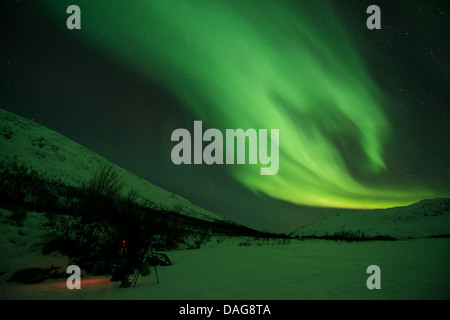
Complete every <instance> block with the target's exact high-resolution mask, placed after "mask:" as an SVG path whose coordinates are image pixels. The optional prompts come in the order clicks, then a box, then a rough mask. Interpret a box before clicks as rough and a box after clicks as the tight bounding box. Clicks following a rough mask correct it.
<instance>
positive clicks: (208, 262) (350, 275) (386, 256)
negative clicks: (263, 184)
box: [0, 210, 450, 300]
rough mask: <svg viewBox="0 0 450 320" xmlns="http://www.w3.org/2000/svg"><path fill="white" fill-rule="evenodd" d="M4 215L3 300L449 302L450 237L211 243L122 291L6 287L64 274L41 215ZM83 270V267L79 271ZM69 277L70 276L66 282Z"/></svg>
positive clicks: (98, 282) (92, 286) (94, 281)
mask: <svg viewBox="0 0 450 320" xmlns="http://www.w3.org/2000/svg"><path fill="white" fill-rule="evenodd" d="M0 212H1V219H2V221H1V228H2V229H1V237H2V239H1V248H0V256H1V260H0V261H1V262H0V274H1V276H0V298H1V299H57V300H60V299H106V300H119V299H120V300H125V299H153V300H164V299H171V300H178V299H187V300H203V299H212V300H216V299H225V300H228V299H238V300H239V299H250V300H266V299H268V300H304V299H327V300H328V299H341V300H342V299H345V300H347V299H450V274H449V270H450V255H449V253H450V238H435V239H416V240H401V241H371V242H343V241H327V240H305V241H300V240H291V241H286V240H284V241H283V240H275V239H273V240H264V239H248V238H227V239H218V238H217V239H213V240H212V241H210V242H209V243H207V244H206V245H205V246H204V247H202V248H200V249H197V250H175V251H167V252H165V253H167V254H168V256H169V258H170V259H171V261H172V263H173V265H171V266H165V267H158V268H157V271H158V276H159V280H160V283H159V284H158V283H157V281H156V275H155V271H154V269H152V272H151V274H150V275H148V276H146V277H140V278H139V281H138V283H137V286H136V287H134V288H120V287H119V285H120V284H119V283H118V282H111V281H110V276H108V275H102V276H92V275H88V274H86V275H84V277H83V278H82V282H81V290H69V289H67V287H66V280H65V279H49V280H45V281H44V282H41V283H37V284H19V283H15V282H7V279H9V278H10V277H11V276H12V274H13V273H14V272H15V271H16V270H19V269H23V268H25V267H50V266H51V265H52V264H53V265H55V266H60V267H61V268H62V269H65V268H66V267H67V265H68V264H69V263H70V261H69V259H68V258H67V257H64V256H61V255H59V254H51V255H47V256H45V255H42V254H41V253H40V246H41V244H42V242H41V241H42V240H41V239H42V237H43V235H44V233H45V229H44V228H42V227H41V223H42V222H43V220H44V219H43V215H42V214H39V213H32V212H31V213H28V214H27V218H26V221H25V223H24V224H23V226H22V227H18V226H14V225H13V224H11V223H9V222H8V221H7V220H6V219H7V216H8V215H9V214H10V212H9V211H7V210H0ZM370 265H378V266H379V267H380V269H381V289H380V290H369V289H368V288H367V286H366V281H367V278H368V277H369V276H370V275H369V274H367V273H366V270H367V267H368V266H370ZM80 267H81V268H82V266H80ZM68 276H69V275H68Z"/></svg>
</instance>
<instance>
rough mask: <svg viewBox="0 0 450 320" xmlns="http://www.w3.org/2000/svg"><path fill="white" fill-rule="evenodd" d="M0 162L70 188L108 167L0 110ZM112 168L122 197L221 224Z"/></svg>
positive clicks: (87, 152) (58, 137)
mask: <svg viewBox="0 0 450 320" xmlns="http://www.w3.org/2000/svg"><path fill="white" fill-rule="evenodd" d="M0 161H4V162H5V163H10V162H15V163H17V164H19V165H22V164H23V165H26V166H27V167H29V168H31V169H34V170H36V171H37V172H38V173H39V174H40V175H41V176H43V177H45V178H48V179H58V180H61V181H62V182H63V183H65V184H67V185H73V186H79V185H81V183H83V182H84V181H86V180H88V179H90V178H91V177H92V174H93V169H95V168H97V167H99V166H101V164H104V163H109V162H108V160H106V159H105V158H103V157H101V156H100V155H98V154H96V153H95V152H93V151H91V150H89V149H88V148H85V147H83V146H82V145H80V144H78V143H76V142H74V141H72V140H70V139H68V138H67V137H65V136H63V135H61V134H59V133H57V132H55V131H53V130H50V129H48V128H46V127H44V126H42V125H39V124H37V123H35V122H34V121H31V120H28V119H25V118H22V117H20V116H17V115H15V114H13V113H10V112H8V111H6V110H3V109H0ZM112 165H113V166H114V168H115V169H116V171H117V173H119V175H120V176H121V178H122V181H123V182H124V193H125V194H126V193H128V192H129V191H131V190H134V191H135V192H137V194H138V195H139V197H140V198H141V199H142V200H146V201H149V202H151V203H154V204H155V205H156V206H159V207H162V208H164V209H166V210H174V211H176V212H178V213H181V214H185V215H188V216H192V217H196V218H200V219H204V220H211V221H213V220H225V219H224V218H223V217H220V216H219V215H216V214H214V213H212V212H210V211H208V210H206V209H203V208H200V207H198V206H196V205H195V204H193V203H191V202H190V201H189V200H187V199H185V198H183V197H181V196H178V195H175V194H173V193H171V192H169V191H167V190H164V189H162V188H160V187H157V186H155V185H153V184H152V183H150V182H148V181H146V180H144V179H142V178H140V177H138V176H137V175H135V174H133V173H131V172H129V171H127V170H125V169H123V168H120V167H119V166H117V165H115V164H112Z"/></svg>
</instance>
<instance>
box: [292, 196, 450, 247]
mask: <svg viewBox="0 0 450 320" xmlns="http://www.w3.org/2000/svg"><path fill="white" fill-rule="evenodd" d="M346 232H347V233H350V234H351V233H356V232H360V233H361V234H364V235H366V236H368V237H375V236H390V237H393V238H396V239H406V238H425V237H433V236H443V235H450V199H427V200H422V201H420V202H417V203H414V204H412V205H409V206H405V207H395V208H388V209H376V210H343V211H342V212H340V213H338V214H336V215H334V216H332V217H330V218H327V219H324V220H322V221H319V222H317V223H313V224H310V225H306V226H304V227H301V228H299V229H297V230H295V231H294V232H292V233H291V235H292V236H300V237H303V236H306V237H308V236H314V237H323V236H332V235H335V234H342V233H346Z"/></svg>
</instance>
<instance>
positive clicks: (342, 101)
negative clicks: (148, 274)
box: [0, 0, 450, 232]
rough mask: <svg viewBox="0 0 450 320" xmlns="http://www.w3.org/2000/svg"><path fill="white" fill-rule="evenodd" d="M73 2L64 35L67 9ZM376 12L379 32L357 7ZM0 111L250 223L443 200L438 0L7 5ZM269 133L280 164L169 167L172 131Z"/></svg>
mask: <svg viewBox="0 0 450 320" xmlns="http://www.w3.org/2000/svg"><path fill="white" fill-rule="evenodd" d="M71 4H77V5H78V6H79V7H80V9H81V30H68V29H67V28H66V19H67V18H68V17H69V14H67V13H66V8H67V7H68V6H69V5H71ZM371 4H376V5H378V6H379V7H380V9H381V30H369V29H367V27H366V19H367V18H368V16H369V15H368V14H367V13H366V8H367V7H368V6H369V5H371ZM0 11H1V17H2V19H1V24H2V32H1V40H0V41H1V47H2V50H1V53H0V54H1V64H2V68H1V77H2V78H1V87H0V90H1V107H2V108H4V109H6V110H8V111H11V112H14V113H16V114H18V115H20V116H23V117H26V118H30V119H33V120H34V121H36V122H38V123H40V124H43V125H45V126H47V127H49V128H51V129H53V130H56V131H58V132H60V133H62V134H63V135H65V136H67V137H69V138H70V139H72V140H74V141H76V142H78V143H80V144H82V145H84V146H86V147H88V148H90V149H92V150H94V151H95V152H97V153H99V154H100V155H102V156H104V157H106V158H107V159H109V160H110V161H112V162H114V163H116V164H118V165H119V166H122V167H124V168H126V169H128V170H130V171H132V172H134V173H136V174H137V175H139V176H141V177H143V178H145V179H147V180H149V181H150V182H152V183H153V184H156V185H158V186H160V187H162V188H165V189H167V190H169V191H171V192H174V193H177V194H179V195H182V196H184V197H186V198H188V199H189V200H191V201H192V202H194V203H196V204H197V205H199V206H202V207H205V208H206V209H209V210H211V211H213V212H215V213H218V214H220V215H222V216H224V217H226V218H229V219H232V220H235V221H236V222H239V223H243V224H245V225H248V226H250V227H253V228H257V229H260V230H269V231H274V232H289V231H292V230H294V229H295V228H297V227H299V226H301V225H304V224H306V223H310V222H313V221H316V220H318V219H322V218H324V217H326V216H329V215H331V214H333V213H335V212H336V210H339V209H341V208H360V209H371V208H385V207H392V206H399V205H407V204H411V203H413V202H417V201H419V200H421V199H425V198H435V197H448V196H449V195H450V183H449V181H450V179H449V178H450V170H449V169H450V168H449V164H448V163H449V161H448V160H449V155H450V151H449V150H450V148H449V131H450V129H449V111H450V110H449V108H448V105H447V104H448V101H449V99H448V98H449V92H448V88H449V71H448V70H447V68H448V66H449V64H448V62H449V61H448V60H449V58H448V47H449V41H448V40H449V39H448V34H449V27H448V21H449V19H448V15H449V5H448V4H447V1H375V2H374V1H356V0H346V1H267V0H266V1H242V0H240V1H238V0H229V1H221V0H214V1H212V0H199V1H187V0H183V1H182V0H178V1H123V0H120V1H119V0H116V1H104V0H95V1H92V0H90V1H86V0H79V1H64V0H61V1H44V0H38V1H24V0H7V1H2V4H1V9H0ZM195 120H201V121H202V122H203V127H204V129H207V128H218V129H219V130H222V131H223V132H225V129H237V128H242V129H244V130H246V129H249V128H255V129H262V128H264V129H269V130H270V129H279V132H280V146H279V148H280V155H279V162H280V168H279V171H278V173H277V174H276V175H273V176H263V175H260V174H259V169H260V167H261V165H260V164H257V165H248V164H247V165H211V166H208V165H205V164H203V165H179V166H177V165H174V164H173V163H172V161H171V158H170V154H171V150H172V148H173V147H174V145H175V144H176V143H174V142H172V141H171V139H170V137H171V134H172V132H173V131H174V130H175V129H177V128H186V129H188V130H189V131H191V132H193V122H194V121H195Z"/></svg>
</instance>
